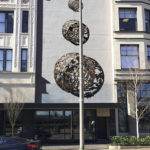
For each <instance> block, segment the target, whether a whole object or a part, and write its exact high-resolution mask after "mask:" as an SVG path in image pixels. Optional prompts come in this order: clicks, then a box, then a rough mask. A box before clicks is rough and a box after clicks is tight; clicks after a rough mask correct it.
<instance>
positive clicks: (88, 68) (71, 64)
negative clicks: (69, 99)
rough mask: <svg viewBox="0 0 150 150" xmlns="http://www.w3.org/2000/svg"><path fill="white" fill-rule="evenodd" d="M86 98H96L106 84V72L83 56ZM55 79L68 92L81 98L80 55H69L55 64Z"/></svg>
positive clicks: (93, 61)
mask: <svg viewBox="0 0 150 150" xmlns="http://www.w3.org/2000/svg"><path fill="white" fill-rule="evenodd" d="M83 76H84V97H86V98H89V97H92V96H94V95H95V94H96V93H97V92H98V91H99V90H100V89H101V87H102V85H103V83H104V72H103V70H102V68H101V66H100V65H99V64H98V62H97V61H95V60H94V59H92V58H90V57H87V56H83ZM54 78H55V81H56V83H57V85H58V86H59V87H60V88H61V89H63V90H64V91H66V92H69V93H72V94H73V95H75V96H79V54H78V53H68V54H65V55H64V56H62V57H61V58H60V59H59V60H58V61H57V62H56V64H55V69H54Z"/></svg>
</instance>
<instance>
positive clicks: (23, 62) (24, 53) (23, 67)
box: [21, 49, 27, 72]
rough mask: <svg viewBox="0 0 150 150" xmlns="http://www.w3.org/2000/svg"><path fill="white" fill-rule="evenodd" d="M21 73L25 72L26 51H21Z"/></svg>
mask: <svg viewBox="0 0 150 150" xmlns="http://www.w3.org/2000/svg"><path fill="white" fill-rule="evenodd" d="M21 72H27V49H22V50H21Z"/></svg>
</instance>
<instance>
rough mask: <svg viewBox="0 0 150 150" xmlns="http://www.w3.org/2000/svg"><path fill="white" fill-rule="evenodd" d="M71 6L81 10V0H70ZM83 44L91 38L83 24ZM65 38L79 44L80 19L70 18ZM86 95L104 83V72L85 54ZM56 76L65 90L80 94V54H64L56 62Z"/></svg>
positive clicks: (65, 27) (90, 94)
mask: <svg viewBox="0 0 150 150" xmlns="http://www.w3.org/2000/svg"><path fill="white" fill-rule="evenodd" d="M68 6H69V8H71V9H72V10H73V11H76V12H78V11H79V0H69V2H68ZM82 32H83V39H82V40H83V44H84V43H86V42H87V41H88V39H89V35H90V32H89V29H88V27H87V26H86V25H85V24H82ZM62 34H63V36H64V38H65V39H66V40H68V41H70V42H71V43H73V44H74V45H79V21H77V20H69V21H67V22H66V23H65V24H64V25H63V28H62ZM83 76H84V83H83V85H84V97H86V98H90V97H92V96H94V95H95V94H96V93H97V92H98V91H99V90H100V89H101V87H102V85H103V83H104V72H103V69H102V68H101V66H100V65H99V63H98V62H97V61H96V60H94V59H93V58H90V57H87V56H83ZM54 78H55V81H56V84H57V85H58V86H59V87H60V88H61V89H62V90H64V91H66V92H68V93H71V94H73V95H75V96H79V54H78V53H68V54H65V55H63V56H62V57H61V58H60V59H59V60H58V61H57V62H56V64H55V69H54Z"/></svg>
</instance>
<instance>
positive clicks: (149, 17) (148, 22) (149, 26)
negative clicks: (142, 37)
mask: <svg viewBox="0 0 150 150" xmlns="http://www.w3.org/2000/svg"><path fill="white" fill-rule="evenodd" d="M145 30H146V32H150V10H145Z"/></svg>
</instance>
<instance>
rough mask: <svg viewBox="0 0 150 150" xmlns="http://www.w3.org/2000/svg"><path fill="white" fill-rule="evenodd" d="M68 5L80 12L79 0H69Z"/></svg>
mask: <svg viewBox="0 0 150 150" xmlns="http://www.w3.org/2000/svg"><path fill="white" fill-rule="evenodd" d="M68 6H69V8H70V9H72V10H73V11H75V12H79V0H69V2H68ZM82 8H83V3H82Z"/></svg>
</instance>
